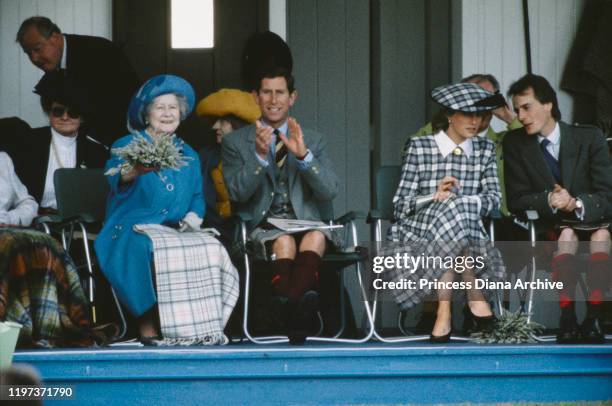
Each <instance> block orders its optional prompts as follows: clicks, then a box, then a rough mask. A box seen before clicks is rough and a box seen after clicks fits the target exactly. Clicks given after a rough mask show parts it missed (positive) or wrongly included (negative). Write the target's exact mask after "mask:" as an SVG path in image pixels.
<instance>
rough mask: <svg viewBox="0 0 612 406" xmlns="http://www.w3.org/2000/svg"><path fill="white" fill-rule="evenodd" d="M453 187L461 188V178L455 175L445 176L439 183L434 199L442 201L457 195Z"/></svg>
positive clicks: (456, 189) (455, 188)
mask: <svg viewBox="0 0 612 406" xmlns="http://www.w3.org/2000/svg"><path fill="white" fill-rule="evenodd" d="M453 188H454V190H455V191H458V190H459V180H458V179H457V178H455V177H453V176H445V177H444V178H442V180H441V181H440V183H438V190H437V191H436V193H434V195H433V200H434V201H436V202H441V201H444V200H446V199H448V198H450V197H453V196H455V193H454V192H453Z"/></svg>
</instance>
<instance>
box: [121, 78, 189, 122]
mask: <svg viewBox="0 0 612 406" xmlns="http://www.w3.org/2000/svg"><path fill="white" fill-rule="evenodd" d="M169 93H173V94H179V95H182V96H184V97H185V98H186V99H187V114H186V115H185V116H188V115H189V113H191V111H192V110H193V106H194V104H195V92H194V91H193V87H192V86H191V85H190V84H189V82H187V81H186V80H185V79H183V78H181V77H178V76H175V75H157V76H153V77H152V78H151V79H149V80H147V81H146V82H145V84H144V85H142V86H141V87H140V89H138V91H137V92H136V94H135V95H134V96H133V97H132V100H131V101H130V106H129V107H128V117H127V119H128V128H129V129H130V131H132V130H142V129H144V128H145V127H146V116H147V106H148V105H149V104H150V103H151V102H152V101H153V100H155V98H156V97H157V96H161V95H164V94H169ZM183 119H185V117H181V120H183Z"/></svg>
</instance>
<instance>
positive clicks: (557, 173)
mask: <svg viewBox="0 0 612 406" xmlns="http://www.w3.org/2000/svg"><path fill="white" fill-rule="evenodd" d="M549 144H550V141H549V140H547V139H546V138H544V139H543V140H542V142H540V148H541V149H542V155H544V160H545V161H546V165H548V167H549V168H550V171H551V172H552V174H553V176H554V177H555V179H556V180H557V182H558V183H559V184H560V183H561V169H560V168H559V161H557V160H556V159H555V157H554V156H553V155H552V154H551V153H550V152H548V149H547V148H546V147H547V146H548V145H549Z"/></svg>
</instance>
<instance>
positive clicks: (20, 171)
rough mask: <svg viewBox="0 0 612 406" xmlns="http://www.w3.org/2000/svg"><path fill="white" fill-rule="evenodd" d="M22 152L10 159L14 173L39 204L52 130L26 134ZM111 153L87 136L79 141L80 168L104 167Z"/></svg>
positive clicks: (40, 130)
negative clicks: (13, 166)
mask: <svg viewBox="0 0 612 406" xmlns="http://www.w3.org/2000/svg"><path fill="white" fill-rule="evenodd" d="M24 137H25V139H24V140H22V143H21V145H22V146H24V147H22V148H21V149H19V150H16V151H13V153H12V154H11V158H12V160H13V163H14V165H15V172H16V173H17V176H19V179H20V180H21V182H22V183H23V184H24V185H25V186H26V187H27V188H28V192H29V193H30V194H31V195H32V196H34V198H35V199H36V201H37V202H38V203H40V199H41V198H42V195H43V192H44V190H45V179H46V176H47V166H48V165H49V149H50V146H51V127H40V128H34V129H32V130H31V131H30V132H29V133H27V134H25V135H24ZM108 157H109V154H108V151H107V150H106V148H105V147H104V146H102V145H100V144H99V143H97V142H95V141H92V140H91V139H90V138H88V137H87V136H86V135H85V134H80V135H79V136H78V138H77V154H76V158H77V168H103V167H104V164H105V163H106V160H107V159H108Z"/></svg>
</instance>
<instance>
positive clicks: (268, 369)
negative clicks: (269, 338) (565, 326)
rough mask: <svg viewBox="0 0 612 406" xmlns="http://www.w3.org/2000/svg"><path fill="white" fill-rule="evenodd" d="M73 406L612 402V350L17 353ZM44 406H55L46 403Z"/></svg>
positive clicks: (465, 347)
mask: <svg viewBox="0 0 612 406" xmlns="http://www.w3.org/2000/svg"><path fill="white" fill-rule="evenodd" d="M14 363H17V364H18V363H28V364H30V365H32V366H34V367H35V368H36V369H38V370H39V371H40V373H41V375H42V377H43V379H44V380H45V382H46V383H47V384H48V385H52V384H56V385H71V386H73V387H74V388H75V394H76V396H75V400H76V402H74V403H72V404H79V405H80V404H83V405H85V404H87V405H113V406H118V405H140V404H142V405H149V406H151V405H168V404H174V405H190V404H197V405H204V404H216V405H219V404H240V405H244V404H266V405H268V404H288V403H299V404H407V403H418V404H424V403H443V402H451V403H459V402H475V403H478V402H487V403H491V402H517V401H530V402H535V401H538V402H556V401H581V400H583V401H584V400H610V399H612V345H610V344H606V345H592V346H587V345H583V346H560V345H554V344H552V345H521V346H475V345H470V344H449V345H446V346H431V345H428V344H411V345H409V346H400V345H379V344H368V345H364V346H349V345H323V344H321V345H316V344H315V345H313V344H309V345H307V346H303V347H291V346H288V345H287V346H284V345H279V346H254V345H252V344H240V345H230V346H226V347H213V348H205V347H197V348H183V349H180V348H179V349H177V348H159V349H155V348H151V347H148V348H109V349H99V350H53V351H51V350H36V351H18V352H17V353H16V354H15V357H14ZM45 404H54V402H51V401H47V402H46V403H45Z"/></svg>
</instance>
